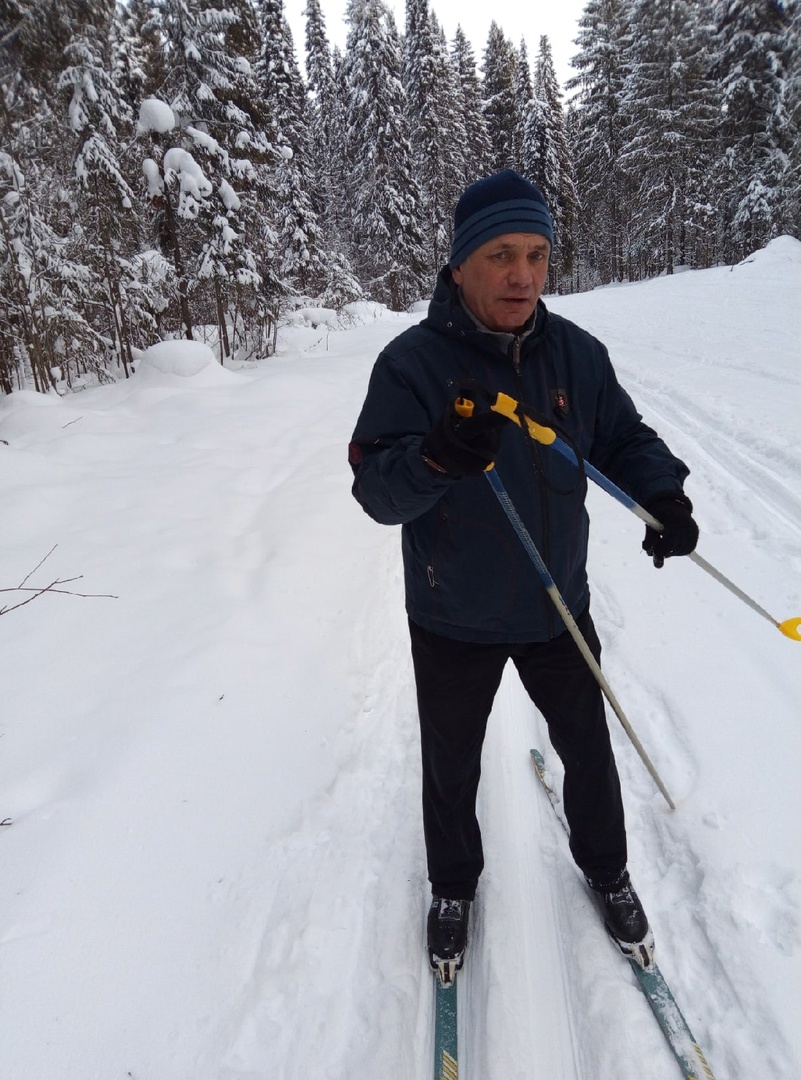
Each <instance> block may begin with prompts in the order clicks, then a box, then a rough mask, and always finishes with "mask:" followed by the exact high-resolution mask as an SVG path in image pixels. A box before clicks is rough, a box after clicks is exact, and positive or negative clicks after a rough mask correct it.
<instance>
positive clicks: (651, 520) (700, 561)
mask: <svg viewBox="0 0 801 1080" xmlns="http://www.w3.org/2000/svg"><path fill="white" fill-rule="evenodd" d="M490 408H491V409H492V410H493V411H494V412H497V413H501V415H502V416H506V417H508V419H510V420H513V421H514V422H515V423H516V424H517V425H518V426H522V425H521V423H520V410H521V409H522V410H525V406H521V405H520V403H519V402H517V401H515V399H514V398H512V397H509V395H508V394H498V396H497V398H496V399H495V401H494V402H493V404H492V405H490ZM523 415H524V417H525V420H526V427H527V429H528V432H529V434H530V435H531V437H532V438H533V439H536V441H537V442H539V443H542V444H543V445H544V446H550V447H552V448H553V449H554V450H556V451H557V453H559V454H561V455H562V457H563V458H566V459H567V460H568V461H569V462H570V463H571V464H572V465H575V466H577V467H578V464H579V462H578V458H577V457H576V453H575V451H574V450H573V449H572V447H570V446H568V445H567V443H566V442H565V441H564V440H563V439H560V438H559V436H558V435H557V434H556V432H555V431H554V430H553V428H549V427H546V426H544V425H543V424H538V423H537V422H536V421H534V420H532V419H531V418H530V417H529V416H527V415H526V414H525V411H523ZM582 464H583V466H584V470H585V472H586V473H587V476H589V478H590V479H591V480H593V481H594V482H595V483H596V484H597V485H598V487H600V488H602V489H603V490H604V491H605V492H606V493H607V494H608V495H611V496H612V498H613V499H616V500H617V501H618V502H619V503H620V504H621V505H622V506H625V507H626V509H627V510H630V511H631V512H632V513H633V514H634V515H635V516H636V517H638V518H639V519H640V521H643V522H645V524H646V525H650V527H651V528H652V529H656V531H657V532H661V531H662V529H663V527H664V526H663V525H662V523H661V521H658V520H657V519H656V518H655V517H654V516H653V514H649V513H648V511H647V510H646V509H645V508H644V507H642V506H640V504H639V503H638V502H636V501H635V500H634V499H632V497H631V496H630V495H627V494H626V492H625V491H623V490H622V488H619V487H618V486H617V484H615V483H613V482H612V481H611V480H610V479H609V478H608V477H607V476H604V474H603V473H602V472H599V470H598V469H596V468H595V466H594V465H590V463H589V461H587V460H586V459H584V458H582ZM687 558H689V559H690V560H691V561H692V562H694V563H695V564H696V566H698V567H700V569H701V570H703V571H704V572H705V573H707V574H709V576H710V577H712V578H714V579H715V581H717V582H718V583H719V584H720V585H722V586H723V587H724V588H725V589H728V590H729V592H730V593H732V594H733V595H734V596H736V597H737V598H738V600H742V602H743V603H744V604H746V605H747V606H748V607H750V608H751V610H752V611H755V612H756V613H757V615H761V616H762V618H763V619H767V621H768V622H769V623H772V624H773V625H774V626H775V627H776V628H777V629H778V630H780V631H781V632H782V634H784V636H785V637H788V638H791V639H792V640H793V641H801V616H798V617H796V618H792V619H785V620H784V621H783V622H780V621H779V620H778V619H774V617H773V616H772V615H771V614H770V612H768V611H766V610H765V608H763V607H762V606H761V604H758V603H757V602H756V600H754V599H753V598H752V597H750V596H749V595H748V593H746V592H743V590H742V589H741V588H740V587H739V586H738V585H735V584H734V582H733V581H731V580H730V579H729V578H727V577H726V575H725V574H723V573H721V571H720V570H718V569H717V568H716V567H715V566H713V565H712V564H711V563H709V562H707V560H706V559H704V558H703V557H702V556H701V555H699V554H698V552H696V551H693V552H691V553H690V554H689V555H688V556H687Z"/></svg>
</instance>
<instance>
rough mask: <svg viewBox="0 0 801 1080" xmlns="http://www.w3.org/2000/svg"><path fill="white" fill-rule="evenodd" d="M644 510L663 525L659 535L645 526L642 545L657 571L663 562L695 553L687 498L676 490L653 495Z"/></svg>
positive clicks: (695, 536) (694, 527) (695, 535)
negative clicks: (651, 557) (677, 556)
mask: <svg viewBox="0 0 801 1080" xmlns="http://www.w3.org/2000/svg"><path fill="white" fill-rule="evenodd" d="M645 509H646V510H647V511H648V513H649V514H653V516H654V517H655V518H656V519H657V521H661V522H662V524H663V526H664V528H663V529H662V532H657V531H656V529H652V528H651V526H650V525H647V526H646V528H645V539H644V540H643V542H642V549H643V551H644V552H645V553H646V554H647V555H652V556H653V559H654V566H655V567H656V568H657V569H659V568H660V567H662V566H664V564H665V559H669V558H670V556H671V555H689V554H690V552H691V551H695V545H696V544H697V543H698V526H697V525H696V524H695V521H694V520H693V516H692V510H693V504H692V503H691V502H690V500H689V499H688V498H687V496H686V495H683V494H682V493H681V492H679V491H677V492H675V493H672V494H666V495H655V496H654V498H653V499H651V500H649V502H648V503H646V506H645Z"/></svg>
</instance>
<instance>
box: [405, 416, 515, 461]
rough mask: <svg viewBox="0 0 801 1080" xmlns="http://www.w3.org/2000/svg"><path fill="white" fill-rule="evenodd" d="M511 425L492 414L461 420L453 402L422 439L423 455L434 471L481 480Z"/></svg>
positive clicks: (501, 417) (504, 418) (505, 419)
mask: <svg viewBox="0 0 801 1080" xmlns="http://www.w3.org/2000/svg"><path fill="white" fill-rule="evenodd" d="M508 423H509V421H508V420H507V418H506V417H505V416H502V415H501V414H500V413H496V412H492V411H489V412H482V413H476V414H475V415H474V416H460V415H459V414H458V413H457V411H456V406H455V402H451V403H450V405H448V407H447V409H446V410H445V412H444V413H443V414H442V416H441V417H440V418H439V420H438V421H437V422H436V424H434V426H433V428H432V429H431V431H429V433H428V435H426V437H425V438H424V439H423V443H422V446H421V447H420V452H421V453H422V455H423V458H424V459H425V460H426V462H427V463H428V464H429V465H430V466H431V468H432V469H435V470H436V471H439V472H444V473H447V474H448V476H450V477H452V478H453V479H454V480H457V479H459V478H461V477H463V476H480V475H481V473H483V472H484V471H485V470H486V469H487V467H488V466H489V465H491V464H492V463H493V461H494V460H495V457H496V455H497V453H498V449H499V448H500V445H501V437H502V436H503V433H504V431H505V429H506V427H507V425H508Z"/></svg>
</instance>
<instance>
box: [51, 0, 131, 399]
mask: <svg viewBox="0 0 801 1080" xmlns="http://www.w3.org/2000/svg"><path fill="white" fill-rule="evenodd" d="M115 7H116V5H115V0H102V2H99V3H96V4H94V5H92V8H91V16H90V17H88V18H87V19H86V21H85V22H84V23H83V25H81V26H76V27H75V30H74V33H73V34H72V36H71V38H70V41H69V43H68V45H67V47H66V48H65V50H64V60H65V62H66V67H65V68H64V69H63V71H62V72H61V74H60V76H59V79H58V84H57V85H58V88H59V90H61V91H62V94H63V100H64V104H65V106H66V109H65V112H68V115H69V130H70V131H71V132H72V137H73V145H74V151H73V153H72V154H71V157H72V162H73V168H74V173H75V179H76V180H77V184H78V187H79V189H80V192H81V194H82V195H83V198H82V199H80V200H79V202H78V207H77V209H78V211H79V213H78V215H77V217H79V218H80V219H81V220H82V225H83V227H84V228H85V229H86V232H87V235H88V236H90V237H91V238H92V242H91V243H89V244H87V245H86V254H85V260H86V264H87V266H88V267H89V268H90V270H91V272H92V275H93V278H94V281H95V283H96V286H95V288H96V296H97V297H99V296H105V298H106V312H105V316H106V319H107V326H104V325H102V324H101V325H98V323H100V322H101V318H100V313H99V310H98V309H97V308H96V309H95V310H96V311H98V315H97V316H96V318H95V320H93V321H94V322H95V325H96V327H97V330H98V331H99V332H100V333H101V335H103V337H104V338H105V339H106V340H107V342H108V352H109V353H110V354H111V360H112V363H113V364H119V365H121V367H122V369H123V370H124V372H125V374H126V376H127V375H128V374H130V372H131V369H132V364H133V347H134V344H135V342H134V340H133V337H132V335H131V332H130V323H129V313H128V310H127V304H126V303H124V302H123V297H124V295H125V294H126V293H127V292H128V291H130V290H128V289H127V288H126V283H125V280H124V279H125V276H126V271H127V270H128V269H129V267H130V263H129V262H128V256H129V255H131V254H133V251H134V247H133V245H134V244H135V243H136V241H137V240H138V233H139V229H138V223H137V221H136V219H135V208H134V206H135V202H136V198H135V195H134V192H133V189H132V187H131V184H130V182H129V177H128V175H127V173H126V168H125V166H124V164H123V162H122V160H121V156H122V147H121V139H120V134H121V132H123V131H124V132H125V134H126V135H127V134H129V132H130V130H131V128H132V121H133V114H132V111H131V107H130V105H129V104H128V101H127V100H126V98H125V96H124V95H123V93H122V92H121V88H120V86H119V85H118V84H117V83H115V82H114V80H113V78H112V72H113V71H114V63H113V56H112V50H111V48H110V41H112V40H113V38H114V34H113V27H114V15H115ZM106 319H103V320H102V321H103V322H105V321H106ZM104 331H105V334H104V333H103V332H104ZM102 339H103V338H101V340H102ZM87 346H88V348H87V349H86V353H87V356H86V357H78V356H73V357H71V358H70V362H69V363H68V364H67V365H66V366H65V367H66V370H64V367H63V368H62V370H63V374H64V377H65V378H66V380H67V382H68V383H71V375H72V370H71V367H72V366H73V365H76V364H84V365H86V364H88V366H89V367H91V368H92V369H97V372H98V374H99V375H101V377H102V374H103V372H104V371H105V364H104V363H103V356H102V352H101V350H100V349H98V347H97V346H98V342H96V341H90V342H87ZM98 365H100V366H98Z"/></svg>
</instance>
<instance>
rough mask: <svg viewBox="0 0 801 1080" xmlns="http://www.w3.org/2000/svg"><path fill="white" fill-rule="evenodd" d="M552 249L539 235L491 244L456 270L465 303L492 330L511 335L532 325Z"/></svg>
mask: <svg viewBox="0 0 801 1080" xmlns="http://www.w3.org/2000/svg"><path fill="white" fill-rule="evenodd" d="M550 253H551V245H550V244H549V242H548V241H547V240H546V239H545V237H544V236H538V235H537V234H536V233H504V235H503V236H496V237H495V238H494V239H492V240H488V241H487V242H486V244H482V245H481V247H479V248H476V250H475V251H471V253H470V254H469V255H468V256H467V258H466V259H465V261H464V262H463V263H462V264H461V266H457V267H455V268H454V270H453V280H454V281H455V282H456V284H457V285H459V286H460V288H461V290H462V299H463V300H464V302H465V304H467V306H468V307H469V308H470V310H471V311H472V312H473V314H474V315H475V316H476V318H477V319H479V320H480V321H481V322H482V323H483V324H484V325H485V326H486V327H487V329H488V330H503V331H506V332H507V333H511V332H512V331H514V330H518V329H519V328H520V327H522V326H523V325H524V323H526V322H528V320H529V319H530V318H531V316H532V314H533V313H534V308H535V307H536V306H537V301H538V300H539V298H540V293H541V292H542V289H543V286H544V284H545V278H546V276H547V274H548V256H549V255H550Z"/></svg>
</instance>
